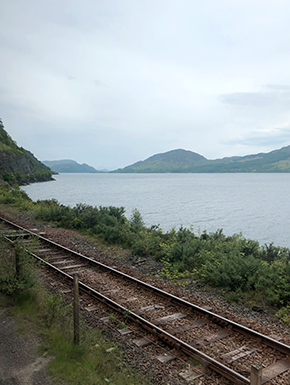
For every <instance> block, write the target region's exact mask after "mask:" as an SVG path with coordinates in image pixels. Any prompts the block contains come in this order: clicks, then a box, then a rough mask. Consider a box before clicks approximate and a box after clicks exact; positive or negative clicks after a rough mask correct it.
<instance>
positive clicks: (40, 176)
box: [0, 119, 52, 184]
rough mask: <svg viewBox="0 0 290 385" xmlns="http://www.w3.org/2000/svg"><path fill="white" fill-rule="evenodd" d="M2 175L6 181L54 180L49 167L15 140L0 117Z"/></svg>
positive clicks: (0, 171)
mask: <svg viewBox="0 0 290 385" xmlns="http://www.w3.org/2000/svg"><path fill="white" fill-rule="evenodd" d="M0 176H2V179H4V180H5V181H6V182H17V183H18V182H19V183H20V184H21V183H28V182H36V181H45V180H52V172H51V170H50V168H49V167H47V166H45V165H44V164H43V163H41V162H40V161H39V160H38V159H36V158H35V156H34V155H33V154H32V153H31V152H30V151H28V150H25V149H24V148H22V147H18V145H17V144H16V143H15V142H14V141H13V139H12V138H11V137H10V136H9V135H8V133H7V132H6V131H5V129H4V125H3V123H2V120H1V119H0Z"/></svg>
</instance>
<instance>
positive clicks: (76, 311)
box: [73, 273, 80, 345]
mask: <svg viewBox="0 0 290 385" xmlns="http://www.w3.org/2000/svg"><path fill="white" fill-rule="evenodd" d="M73 278H74V343H75V344H77V345H78V344H79V343H80V299H79V275H78V274H77V273H75V274H73Z"/></svg>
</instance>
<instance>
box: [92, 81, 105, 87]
mask: <svg viewBox="0 0 290 385" xmlns="http://www.w3.org/2000/svg"><path fill="white" fill-rule="evenodd" d="M94 85H95V86H96V87H108V86H107V85H106V84H104V83H102V82H101V81H100V80H94Z"/></svg>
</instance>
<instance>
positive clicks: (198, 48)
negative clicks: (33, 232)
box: [0, 0, 290, 169]
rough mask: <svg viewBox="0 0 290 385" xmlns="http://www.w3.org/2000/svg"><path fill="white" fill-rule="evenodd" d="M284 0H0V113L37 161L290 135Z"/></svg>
mask: <svg viewBox="0 0 290 385" xmlns="http://www.w3.org/2000/svg"><path fill="white" fill-rule="evenodd" d="M289 15H290V2H289V0H203V1H197V0H102V1H101V0H82V1H79V0H50V1H44V0H1V2H0V58H1V59H0V117H1V118H2V120H3V123H4V126H5V129H6V130H7V132H8V133H9V134H10V136H11V137H12V138H13V139H14V140H15V141H16V142H17V144H18V145H19V146H22V147H24V148H26V149H28V150H30V151H31V152H32V153H33V154H34V155H35V156H36V157H37V158H38V159H40V160H59V159H73V160H76V161H77V162H79V163H87V164H89V165H91V166H93V167H95V168H108V169H115V168H119V167H125V166H127V165H129V164H132V163H135V162H137V161H139V160H144V159H146V158H148V157H149V156H151V155H153V154H156V153H162V152H166V151H169V150H173V149H177V148H183V149H186V150H191V151H194V152H197V153H199V154H201V155H203V156H205V157H206V158H208V159H216V158H222V157H225V156H234V155H248V154H255V153H258V152H269V151H271V150H274V149H278V148H281V147H283V146H287V145H289V144H290V23H289Z"/></svg>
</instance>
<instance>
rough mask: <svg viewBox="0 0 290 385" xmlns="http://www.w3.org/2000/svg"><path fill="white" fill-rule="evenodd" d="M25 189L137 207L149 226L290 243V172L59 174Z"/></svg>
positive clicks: (63, 199) (71, 200) (35, 195)
mask: <svg viewBox="0 0 290 385" xmlns="http://www.w3.org/2000/svg"><path fill="white" fill-rule="evenodd" d="M54 178H55V179H56V181H54V182H45V183H35V184H32V185H29V186H24V187H22V188H23V190H25V191H26V192H27V193H28V195H29V196H30V197H31V198H32V199H33V200H35V201H36V200H38V199H40V200H42V199H51V198H55V199H57V200H58V201H59V202H60V203H62V204H65V205H70V206H72V207H73V206H75V205H76V204H77V203H86V204H89V205H92V206H117V207H120V206H123V207H125V209H126V216H127V217H130V215H131V213H132V209H134V208H137V209H138V210H139V211H140V212H141V214H142V217H143V219H144V221H145V223H146V225H147V226H151V225H157V224H159V225H160V227H161V228H162V229H163V230H164V231H167V230H170V229H171V228H172V227H176V228H178V227H179V226H180V225H183V227H187V228H189V227H190V226H193V231H194V232H196V233H197V232H198V231H203V230H206V231H207V232H212V231H216V230H217V229H223V231H224V233H225V234H226V235H232V234H234V233H240V232H242V234H243V236H244V237H246V238H251V239H255V240H257V241H259V242H260V244H264V243H267V244H269V243H271V242H274V244H275V245H276V246H286V247H290V234H289V230H290V215H289V211H290V210H289V209H290V202H289V198H288V193H289V191H290V174H59V175H56V176H55V177H54Z"/></svg>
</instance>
